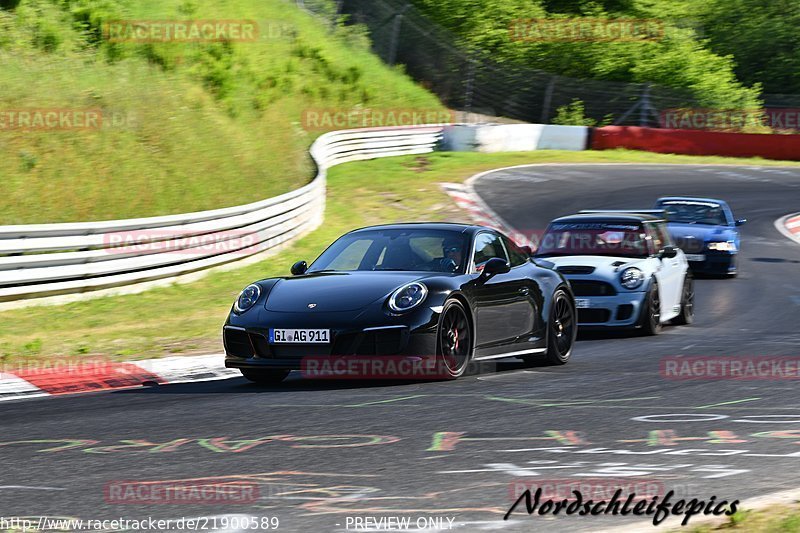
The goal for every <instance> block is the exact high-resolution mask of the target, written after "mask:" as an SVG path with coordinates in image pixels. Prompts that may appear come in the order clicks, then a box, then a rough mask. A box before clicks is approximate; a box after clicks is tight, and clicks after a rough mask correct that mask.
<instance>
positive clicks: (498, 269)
mask: <svg viewBox="0 0 800 533" xmlns="http://www.w3.org/2000/svg"><path fill="white" fill-rule="evenodd" d="M510 270H511V267H510V266H509V264H508V263H507V262H505V261H504V260H502V259H500V258H499V257H492V258H491V259H489V260H488V261H486V264H485V265H483V272H482V274H483V276H485V277H489V276H496V275H497V274H505V273H506V272H509V271H510Z"/></svg>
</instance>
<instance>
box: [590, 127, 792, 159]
mask: <svg viewBox="0 0 800 533" xmlns="http://www.w3.org/2000/svg"><path fill="white" fill-rule="evenodd" d="M589 147H590V148H591V149H592V150H608V149H613V148H627V149H629V150H644V151H647V152H658V153H662V154H682V155H719V156H728V157H763V158H765V159H780V160H787V161H800V135H765V134H756V133H727V132H717V131H695V130H674V129H660V128H639V127H634V126H606V127H603V128H594V129H593V130H592V134H591V142H590V146H589Z"/></svg>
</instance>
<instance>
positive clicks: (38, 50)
mask: <svg viewBox="0 0 800 533" xmlns="http://www.w3.org/2000/svg"><path fill="white" fill-rule="evenodd" d="M207 4H209V5H207ZM0 5H2V6H5V8H0V72H2V74H0V224H22V223H45V222H65V221H83V220H102V219H111V218H127V217H139V216H155V215H162V214H170V213H179V212H189V211H196V210H204V209H213V208H218V207H225V206H230V205H238V204H243V203H247V202H252V201H256V200H260V199H263V198H267V197H270V196H274V195H276V194H279V193H281V192H285V191H287V190H290V189H292V188H295V187H297V186H298V185H300V184H302V183H304V182H306V181H307V180H308V179H309V176H310V172H311V164H310V161H309V160H308V156H307V153H306V150H307V148H308V146H309V144H310V142H311V141H312V140H313V137H314V136H315V135H318V134H319V132H318V131H305V130H304V129H303V127H302V126H303V125H302V124H301V117H302V113H303V111H304V110H305V109H309V108H312V109H314V108H351V107H353V106H357V105H362V106H365V107H370V108H385V107H405V108H407V107H416V108H439V107H441V105H440V104H439V103H438V101H437V100H436V98H435V97H434V96H432V95H430V94H429V93H427V92H426V91H424V90H423V89H421V88H420V87H418V86H416V85H415V84H414V83H413V82H412V81H411V80H410V79H409V78H408V77H407V76H405V75H404V74H403V73H401V72H400V71H395V70H392V69H389V68H387V67H385V66H384V65H383V64H382V63H381V62H380V60H379V59H377V58H376V57H374V56H373V55H372V54H371V53H370V52H369V45H368V42H367V41H366V39H365V37H364V36H363V34H362V32H360V31H359V30H358V28H355V29H352V28H350V29H345V28H342V27H334V28H331V27H329V26H327V25H326V24H325V23H324V22H323V21H321V20H319V19H316V18H314V17H313V16H311V15H309V14H307V13H305V12H303V11H301V10H300V9H298V8H297V7H295V5H294V3H293V2H289V1H287V0H220V1H215V2H213V3H212V2H193V1H187V0H59V1H56V0H21V1H19V2H15V1H13V0H5V1H4V2H2V3H1V4H0ZM190 19H191V20H250V21H255V22H256V23H257V27H258V36H257V38H256V39H255V40H253V41H251V42H241V41H228V42H165V43H163V42H158V43H144V42H109V39H107V38H106V36H104V35H103V32H104V28H106V27H105V26H104V24H106V23H108V22H109V21H114V20H190ZM55 109H57V110H68V111H74V112H84V111H86V112H93V111H97V112H98V113H99V116H100V117H101V119H100V121H99V124H98V127H97V128H84V129H69V128H67V129H61V128H48V127H43V128H42V127H40V128H23V127H18V126H19V122H14V115H13V113H18V112H20V111H24V112H29V113H35V112H37V111H39V112H47V111H52V110H55ZM9 124H13V125H15V127H11V126H9Z"/></svg>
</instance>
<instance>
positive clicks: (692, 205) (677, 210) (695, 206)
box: [661, 200, 728, 226]
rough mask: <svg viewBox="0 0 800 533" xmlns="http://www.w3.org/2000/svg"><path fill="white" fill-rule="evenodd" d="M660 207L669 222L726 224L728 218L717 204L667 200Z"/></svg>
mask: <svg viewBox="0 0 800 533" xmlns="http://www.w3.org/2000/svg"><path fill="white" fill-rule="evenodd" d="M661 207H663V208H664V210H665V211H666V212H667V219H668V220H669V221H670V222H677V223H679V224H703V225H708V226H727V225H728V220H727V219H726V217H725V212H724V211H723V210H722V207H721V206H720V205H719V204H712V203H706V202H697V201H689V200H668V201H666V202H662V204H661Z"/></svg>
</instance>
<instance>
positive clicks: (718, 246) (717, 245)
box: [708, 241, 736, 252]
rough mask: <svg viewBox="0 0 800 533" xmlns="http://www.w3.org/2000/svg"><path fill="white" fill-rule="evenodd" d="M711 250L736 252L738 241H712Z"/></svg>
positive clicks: (709, 245)
mask: <svg viewBox="0 0 800 533" xmlns="http://www.w3.org/2000/svg"><path fill="white" fill-rule="evenodd" d="M708 249H709V250H716V251H717V252H735V251H736V243H735V242H734V241H722V242H710V243H708Z"/></svg>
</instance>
